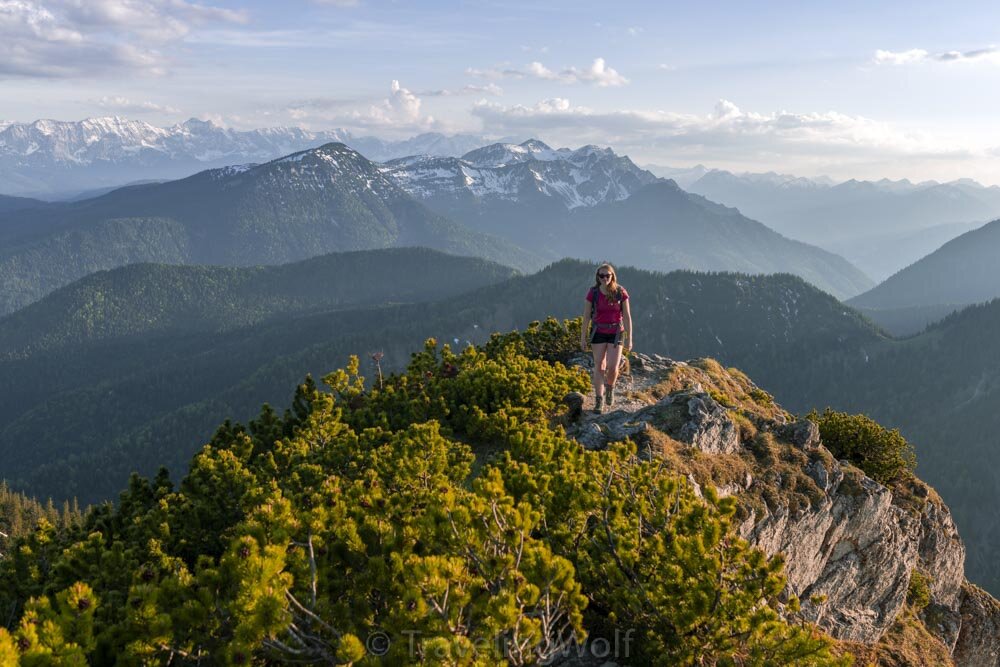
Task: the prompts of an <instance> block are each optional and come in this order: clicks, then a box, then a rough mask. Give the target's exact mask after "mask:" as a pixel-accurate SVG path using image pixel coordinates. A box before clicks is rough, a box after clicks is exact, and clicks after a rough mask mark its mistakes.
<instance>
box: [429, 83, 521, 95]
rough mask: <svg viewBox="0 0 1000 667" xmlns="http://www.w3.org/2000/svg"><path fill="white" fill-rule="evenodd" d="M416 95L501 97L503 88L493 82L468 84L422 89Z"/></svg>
mask: <svg viewBox="0 0 1000 667" xmlns="http://www.w3.org/2000/svg"><path fill="white" fill-rule="evenodd" d="M417 95H418V96H420V97H455V96H458V95H493V96H495V97H502V96H503V88H501V87H500V86H498V85H496V84H495V83H487V84H486V85H483V86H477V85H475V84H468V85H466V86H462V87H461V88H457V89H451V88H441V89H438V90H422V91H420V92H419V93H417Z"/></svg>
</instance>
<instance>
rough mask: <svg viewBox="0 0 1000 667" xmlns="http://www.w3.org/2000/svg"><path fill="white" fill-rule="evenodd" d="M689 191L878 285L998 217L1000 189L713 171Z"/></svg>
mask: <svg viewBox="0 0 1000 667" xmlns="http://www.w3.org/2000/svg"><path fill="white" fill-rule="evenodd" d="M685 189H686V190H688V191H690V192H695V193H697V194H701V195H704V196H705V197H707V198H709V199H711V200H712V201H717V202H719V203H722V204H725V205H727V206H735V207H736V208H738V209H739V210H740V211H741V212H742V213H743V214H744V215H747V216H749V217H751V218H753V219H755V220H760V221H761V222H763V223H764V224H766V225H767V226H769V227H771V228H773V229H775V230H777V231H778V232H781V233H782V234H785V235H787V236H790V237H792V238H795V239H800V240H802V241H805V242H807V243H812V244H815V245H818V246H820V247H823V248H825V249H827V250H830V251H831V252H835V253H837V254H839V255H842V256H843V257H845V258H846V259H848V260H849V261H851V262H852V263H854V264H855V265H856V266H858V267H859V268H860V269H861V270H863V271H864V272H865V273H866V274H868V275H869V276H871V277H873V278H875V279H876V280H883V279H885V278H887V277H888V276H889V275H891V274H893V273H895V272H896V271H898V270H899V269H901V268H903V267H904V266H907V265H909V264H911V263H913V262H915V261H916V260H918V259H920V258H921V257H923V256H924V255H926V254H928V253H930V252H932V251H934V250H935V249H936V248H937V247H939V246H940V245H941V244H942V243H944V242H945V241H947V240H949V239H950V238H954V236H957V235H958V234H960V233H962V232H963V231H967V230H968V229H970V228H971V227H972V226H978V225H981V224H983V223H985V222H986V221H988V220H992V219H994V218H996V217H998V216H1000V187H997V186H991V187H985V186H983V185H980V184H979V183H976V182H975V181H972V180H969V179H962V180H958V181H952V182H950V183H937V182H935V181H927V182H922V183H911V182H910V181H908V180H905V179H904V180H901V181H890V180H888V179H882V180H880V181H874V182H873V181H857V180H850V181H846V182H844V183H839V184H836V185H835V184H833V183H832V182H831V181H829V180H828V179H819V180H813V179H807V178H799V177H794V176H788V175H783V174H774V173H767V174H733V173H731V172H728V171H722V170H711V171H708V172H707V173H705V174H704V175H703V176H702V177H701V178H699V179H697V180H696V181H693V182H692V183H690V184H689V185H688V186H687V187H686V188H685ZM955 223H962V224H955ZM974 223H977V224H976V225H974ZM949 234H950V236H949Z"/></svg>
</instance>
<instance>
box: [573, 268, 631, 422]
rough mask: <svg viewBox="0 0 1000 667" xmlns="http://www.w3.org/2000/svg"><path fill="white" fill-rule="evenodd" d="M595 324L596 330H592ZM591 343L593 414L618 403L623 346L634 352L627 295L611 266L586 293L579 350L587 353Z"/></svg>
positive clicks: (598, 276)
mask: <svg viewBox="0 0 1000 667" xmlns="http://www.w3.org/2000/svg"><path fill="white" fill-rule="evenodd" d="M592 322H593V325H594V327H593V331H590V325H591V323H592ZM588 332H589V335H588ZM588 341H589V343H590V345H591V349H592V350H593V351H594V375H593V383H594V412H603V411H604V406H605V405H607V406H608V407H611V406H613V405H614V404H615V382H617V381H618V364H619V362H620V361H621V358H622V346H623V344H624V346H625V349H628V350H629V351H631V350H632V313H631V311H630V310H629V305H628V292H626V291H625V288H624V287H622V286H621V285H619V284H618V278H617V276H616V275H615V268H614V267H613V266H611V265H610V264H601V265H600V266H599V267H597V275H596V283H595V284H594V286H593V287H591V288H590V291H588V292H587V301H586V302H585V304H584V308H583V326H582V327H581V329H580V347H581V348H582V349H583V351H584V352H586V351H587V343H588Z"/></svg>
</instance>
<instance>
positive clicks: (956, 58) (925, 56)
mask: <svg viewBox="0 0 1000 667" xmlns="http://www.w3.org/2000/svg"><path fill="white" fill-rule="evenodd" d="M873 61H874V63H875V64H876V65H910V64H913V63H921V62H941V63H977V62H978V63H989V64H993V65H1000V47H995V46H989V47H986V48H983V49H973V50H971V51H943V52H941V53H930V52H929V51H926V50H924V49H909V50H908V51H883V50H881V49H879V50H878V51H876V52H875V56H874V58H873Z"/></svg>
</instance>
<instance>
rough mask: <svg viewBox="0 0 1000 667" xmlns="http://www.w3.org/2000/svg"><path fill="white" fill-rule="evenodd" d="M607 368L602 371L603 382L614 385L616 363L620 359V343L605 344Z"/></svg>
mask: <svg viewBox="0 0 1000 667" xmlns="http://www.w3.org/2000/svg"><path fill="white" fill-rule="evenodd" d="M607 348H608V350H607V363H608V366H607V369H606V370H605V371H604V382H605V383H606V384H607V385H608V386H610V387H614V386H615V382H618V364H619V363H621V360H622V346H621V345H610V344H609V345H608V346H607Z"/></svg>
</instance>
